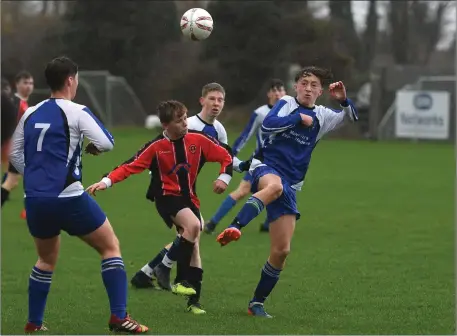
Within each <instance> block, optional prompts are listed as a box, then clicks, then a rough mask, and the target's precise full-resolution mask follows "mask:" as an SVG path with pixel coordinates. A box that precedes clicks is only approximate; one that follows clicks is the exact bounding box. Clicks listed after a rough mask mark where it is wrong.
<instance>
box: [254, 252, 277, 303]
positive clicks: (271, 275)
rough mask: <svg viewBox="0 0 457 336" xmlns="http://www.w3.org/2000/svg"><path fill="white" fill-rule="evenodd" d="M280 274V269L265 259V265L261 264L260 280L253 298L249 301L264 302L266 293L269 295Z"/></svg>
mask: <svg viewBox="0 0 457 336" xmlns="http://www.w3.org/2000/svg"><path fill="white" fill-rule="evenodd" d="M280 274H281V270H280V269H276V268H274V267H273V266H271V264H270V263H269V262H268V261H267V262H266V263H265V265H263V268H262V274H261V276H260V281H259V283H258V285H257V288H256V289H255V292H254V298H253V299H252V300H251V302H259V303H264V302H265V300H266V299H267V297H268V295H270V293H271V291H272V290H273V288H274V287H275V286H276V283H277V282H278V280H279V275H280Z"/></svg>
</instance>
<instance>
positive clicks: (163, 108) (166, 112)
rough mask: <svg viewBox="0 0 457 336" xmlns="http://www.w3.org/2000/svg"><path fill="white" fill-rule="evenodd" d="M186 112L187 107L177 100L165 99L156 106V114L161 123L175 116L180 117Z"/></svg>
mask: <svg viewBox="0 0 457 336" xmlns="http://www.w3.org/2000/svg"><path fill="white" fill-rule="evenodd" d="M185 113H187V107H186V106H185V105H184V104H183V103H181V102H179V101H177V100H167V101H163V102H161V103H159V105H158V106H157V115H158V116H159V119H160V122H161V123H162V124H168V123H170V122H172V121H173V119H174V118H175V117H178V118H179V117H181V116H182V115H183V114H185Z"/></svg>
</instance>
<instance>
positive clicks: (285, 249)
mask: <svg viewBox="0 0 457 336" xmlns="http://www.w3.org/2000/svg"><path fill="white" fill-rule="evenodd" d="M289 253H290V246H278V247H275V248H273V249H272V251H271V255H272V256H273V257H274V258H275V259H276V260H278V261H280V262H284V261H285V260H286V259H287V256H288V255H289Z"/></svg>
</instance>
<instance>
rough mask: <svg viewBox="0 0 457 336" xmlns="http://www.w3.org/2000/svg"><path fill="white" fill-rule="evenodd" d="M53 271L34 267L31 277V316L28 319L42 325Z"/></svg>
mask: <svg viewBox="0 0 457 336" xmlns="http://www.w3.org/2000/svg"><path fill="white" fill-rule="evenodd" d="M51 281H52V272H48V271H42V270H40V269H39V268H37V267H35V266H34V267H33V269H32V273H31V274H30V278H29V317H28V321H29V322H31V323H33V324H35V325H37V326H41V325H42V324H43V315H44V309H45V307H46V299H47V298H48V293H49V289H50V288H51Z"/></svg>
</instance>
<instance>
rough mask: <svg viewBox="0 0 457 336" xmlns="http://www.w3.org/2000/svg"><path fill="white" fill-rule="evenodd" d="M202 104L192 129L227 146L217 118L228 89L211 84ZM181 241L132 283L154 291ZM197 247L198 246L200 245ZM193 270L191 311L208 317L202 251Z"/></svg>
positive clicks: (167, 248)
mask: <svg viewBox="0 0 457 336" xmlns="http://www.w3.org/2000/svg"><path fill="white" fill-rule="evenodd" d="M200 104H201V105H202V110H201V112H200V113H198V114H197V115H194V116H192V117H190V118H188V119H187V127H188V129H189V130H194V131H200V132H203V133H205V134H207V135H209V136H211V137H213V138H215V139H218V140H219V141H220V142H221V143H223V144H227V132H226V131H225V128H224V126H222V124H221V123H220V122H219V121H218V120H217V117H218V116H219V115H220V113H221V112H222V110H223V108H224V104H225V90H224V88H223V87H222V85H220V84H218V83H209V84H206V85H205V86H203V88H202V95H201V98H200ZM151 185H152V184H151ZM150 190H151V186H150ZM147 197H148V199H150V200H153V195H152V192H148V196H147ZM202 222H203V219H202ZM179 241H180V236H179V235H178V237H177V238H176V239H175V241H174V242H172V243H170V244H168V245H167V246H165V247H164V248H163V249H162V250H161V251H160V252H159V253H158V254H157V255H156V256H155V257H154V258H153V259H152V260H151V261H149V262H148V263H147V264H146V265H144V266H143V267H142V268H141V270H139V271H138V272H137V273H136V274H135V275H134V276H133V278H132V279H131V281H130V282H131V284H132V285H133V286H134V287H136V288H153V287H154V284H153V282H152V280H153V277H154V275H153V270H154V268H155V267H156V266H157V265H159V264H163V265H164V266H166V267H168V268H171V267H172V266H173V264H174V263H175V262H176V260H173V259H172V258H171V257H170V255H173V253H172V252H170V250H171V249H172V248H177V246H178V243H179ZM196 245H197V246H198V244H196ZM181 268H182V267H180V265H179V263H178V267H177V274H176V278H175V283H180V279H181V278H186V277H184V276H183V275H182V274H181V272H180V270H181ZM189 271H190V272H191V274H190V276H189V278H190V279H194V281H191V282H193V283H190V284H189V285H190V286H191V287H193V288H194V289H195V291H196V294H195V295H191V296H189V300H188V305H187V311H189V312H191V313H193V314H197V315H200V314H204V313H205V311H204V310H203V309H202V307H201V305H200V302H199V300H200V291H201V281H202V277H203V269H202V264H201V258H200V251H199V249H195V250H194V254H193V255H192V261H191V267H190V270H189Z"/></svg>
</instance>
